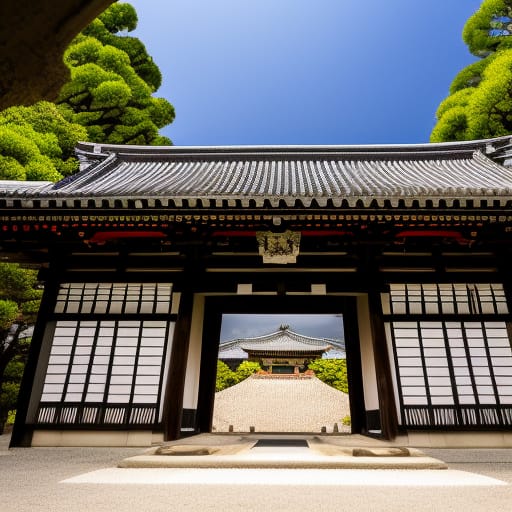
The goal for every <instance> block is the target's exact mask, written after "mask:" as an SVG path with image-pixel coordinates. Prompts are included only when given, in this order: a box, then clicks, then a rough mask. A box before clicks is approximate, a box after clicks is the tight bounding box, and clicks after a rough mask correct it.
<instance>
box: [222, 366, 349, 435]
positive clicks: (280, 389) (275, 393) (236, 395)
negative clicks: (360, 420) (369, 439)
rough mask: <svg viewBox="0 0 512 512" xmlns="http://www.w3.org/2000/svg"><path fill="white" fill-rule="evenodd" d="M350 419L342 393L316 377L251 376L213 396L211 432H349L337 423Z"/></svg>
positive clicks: (345, 397)
mask: <svg viewBox="0 0 512 512" xmlns="http://www.w3.org/2000/svg"><path fill="white" fill-rule="evenodd" d="M349 415H350V404H349V398H348V395H347V394H346V393H342V392H341V391H338V390H337V389H334V388H332V387H331V386H328V385H327V384H324V383H323V382H322V381H320V380H319V379H317V378H316V377H311V378H300V379H299V378H283V377H279V378H272V377H260V376H252V377H249V378H248V379H245V380H244V381H242V382H240V383H239V384H237V385H235V386H232V387H230V388H228V389H225V390H223V391H219V392H218V393H216V394H215V407H214V410H213V427H214V432H228V430H229V425H233V431H234V432H249V429H250V427H251V426H252V427H254V429H255V431H256V432H320V431H321V429H322V427H326V430H327V432H332V431H333V429H334V424H336V425H337V427H338V431H339V432H350V427H349V426H345V425H343V424H342V422H341V420H342V418H344V417H345V416H349Z"/></svg>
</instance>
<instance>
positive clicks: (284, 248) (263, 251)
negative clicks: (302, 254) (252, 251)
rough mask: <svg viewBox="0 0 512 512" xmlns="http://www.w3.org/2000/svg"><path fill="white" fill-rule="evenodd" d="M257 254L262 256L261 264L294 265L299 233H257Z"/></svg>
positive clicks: (298, 245)
mask: <svg viewBox="0 0 512 512" xmlns="http://www.w3.org/2000/svg"><path fill="white" fill-rule="evenodd" d="M256 239H257V240H258V247H259V253H260V255H261V256H263V263H278V264H283V265H286V264H287V263H296V262H297V256H298V255H299V248H300V232H297V231H285V232H284V233H271V232H269V231H258V232H257V233H256Z"/></svg>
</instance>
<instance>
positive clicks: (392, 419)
mask: <svg viewBox="0 0 512 512" xmlns="http://www.w3.org/2000/svg"><path fill="white" fill-rule="evenodd" d="M368 304H369V309H370V324H371V332H372V342H373V354H374V358H375V370H376V373H377V393H378V395H379V410H380V425H381V431H382V437H383V438H384V439H394V438H395V437H396V435H397V433H398V418H397V413H396V402H395V393H394V390H393V378H392V375H391V364H390V362H389V353H388V347H387V342H386V330H385V327H384V320H383V314H382V303H381V298H380V292H379V291H378V290H375V289H374V290H371V291H370V292H369V293H368Z"/></svg>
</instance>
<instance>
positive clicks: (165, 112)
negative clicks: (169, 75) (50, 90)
mask: <svg viewBox="0 0 512 512" xmlns="http://www.w3.org/2000/svg"><path fill="white" fill-rule="evenodd" d="M136 26H137V13H136V12H135V9H134V8H133V7H132V6H131V5H129V4H125V3H115V4H113V5H112V6H111V7H110V8H108V9H107V10H106V11H105V12H104V13H103V14H102V15H101V16H100V17H99V18H97V19H96V20H95V21H94V22H93V23H92V24H91V25H90V26H89V27H87V28H86V29H85V30H84V31H83V32H82V33H81V34H80V35H79V36H78V37H76V38H75V40H74V41H73V42H72V43H71V45H70V46H69V48H68V49H67V51H66V53H65V55H64V61H65V63H66V64H67V65H68V67H69V68H70V70H71V81H70V82H68V83H67V84H65V85H64V87H63V88H62V90H61V92H60V96H59V98H58V100H57V103H58V104H59V106H60V108H61V111H62V112H63V114H64V116H65V117H66V118H67V119H68V120H69V121H71V122H74V123H78V124H81V125H83V126H85V127H86V128H87V132H88V139H89V140H91V141H95V142H103V143H112V144H153V145H155V144H170V140H169V139H168V138H166V137H163V136H161V135H159V133H158V130H159V129H160V128H163V127H164V126H166V125H167V124H169V123H171V122H172V121H173V119H174V108H173V106H172V105H171V104H170V103H169V102H168V101H167V100H165V99H163V98H156V97H153V96H152V94H153V93H154V92H155V91H156V90H157V89H158V88H159V87H160V84H161V80H162V76H161V73H160V70H159V69H158V67H157V66H156V64H155V63H154V62H153V60H152V58H151V57H150V56H149V55H148V53H147V51H146V48H145V47H144V45H143V44H142V43H141V42H140V40H138V39H137V38H135V37H128V36H126V35H124V34H123V32H125V31H132V30H133V29H135V27H136Z"/></svg>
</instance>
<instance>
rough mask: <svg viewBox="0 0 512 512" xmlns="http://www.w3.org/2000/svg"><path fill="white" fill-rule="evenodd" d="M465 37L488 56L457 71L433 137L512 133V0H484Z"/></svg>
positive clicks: (446, 138) (472, 48)
mask: <svg viewBox="0 0 512 512" xmlns="http://www.w3.org/2000/svg"><path fill="white" fill-rule="evenodd" d="M463 37H464V41H465V42H466V43H467V44H468V46H469V49H470V51H471V52H472V53H473V54H475V55H477V56H480V57H483V58H482V60H480V61H477V62H475V63H473V64H470V65H469V66H467V67H466V68H465V69H463V70H462V71H461V72H460V73H459V74H458V75H457V76H456V77H455V79H454V81H453V83H452V85H451V87H450V93H451V95H450V96H448V98H446V99H445V100H444V101H443V102H442V103H441V104H440V106H439V108H438V110H437V113H436V117H437V124H436V125H435V127H434V129H433V130H432V134H431V136H430V140H431V141H432V142H443V141H453V140H469V139H484V138H492V137H499V136H501V135H507V134H509V133H512V0H484V1H483V2H482V5H481V6H480V9H479V10H478V11H477V12H476V13H475V14H474V15H473V16H472V17H471V18H470V19H469V20H468V22H467V23H466V26H465V28H464V32H463Z"/></svg>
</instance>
